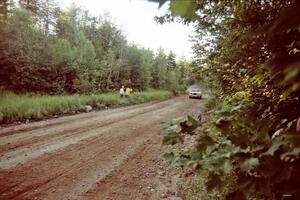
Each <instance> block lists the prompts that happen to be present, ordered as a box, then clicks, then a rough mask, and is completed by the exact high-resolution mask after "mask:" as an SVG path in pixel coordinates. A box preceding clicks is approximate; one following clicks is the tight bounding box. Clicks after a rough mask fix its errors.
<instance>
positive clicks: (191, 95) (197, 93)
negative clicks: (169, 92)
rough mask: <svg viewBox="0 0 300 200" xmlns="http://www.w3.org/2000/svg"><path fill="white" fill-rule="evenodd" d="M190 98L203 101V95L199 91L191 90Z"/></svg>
mask: <svg viewBox="0 0 300 200" xmlns="http://www.w3.org/2000/svg"><path fill="white" fill-rule="evenodd" d="M189 98H197V99H201V98H202V93H201V91H200V90H199V89H191V90H190V92H189Z"/></svg>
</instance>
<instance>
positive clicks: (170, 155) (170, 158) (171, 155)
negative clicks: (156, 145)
mask: <svg viewBox="0 0 300 200" xmlns="http://www.w3.org/2000/svg"><path fill="white" fill-rule="evenodd" d="M163 157H164V159H165V160H166V161H167V162H168V163H172V162H173V161H174V160H175V155H174V153H173V152H170V153H165V154H164V155H163Z"/></svg>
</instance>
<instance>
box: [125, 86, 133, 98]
mask: <svg viewBox="0 0 300 200" xmlns="http://www.w3.org/2000/svg"><path fill="white" fill-rule="evenodd" d="M132 91H133V89H131V88H129V87H127V88H126V90H125V97H128V96H129V95H130V93H131V92H132Z"/></svg>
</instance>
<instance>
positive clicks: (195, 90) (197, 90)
mask: <svg viewBox="0 0 300 200" xmlns="http://www.w3.org/2000/svg"><path fill="white" fill-rule="evenodd" d="M191 92H200V90H199V89H192V91H191Z"/></svg>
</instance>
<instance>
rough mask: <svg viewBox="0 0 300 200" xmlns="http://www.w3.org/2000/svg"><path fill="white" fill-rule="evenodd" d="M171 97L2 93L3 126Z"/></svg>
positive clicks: (153, 93) (158, 93) (147, 93)
mask: <svg viewBox="0 0 300 200" xmlns="http://www.w3.org/2000/svg"><path fill="white" fill-rule="evenodd" d="M171 96H172V93H171V92H170V91H163V90H161V91H159V90H153V91H145V92H136V93H133V94H132V95H131V96H130V97H128V98H120V97H119V95H118V94H117V93H106V94H94V95H76V94H75V95H59V96H49V95H16V94H14V93H12V92H1V93H0V124H1V123H11V122H15V121H26V120H37V119H43V118H47V117H50V116H54V115H60V114H70V113H76V112H77V111H79V112H80V111H85V106H86V105H90V106H92V107H93V108H94V109H103V108H107V107H112V106H122V105H132V104H138V103H144V102H149V101H153V100H163V99H167V98H169V97H171Z"/></svg>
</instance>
